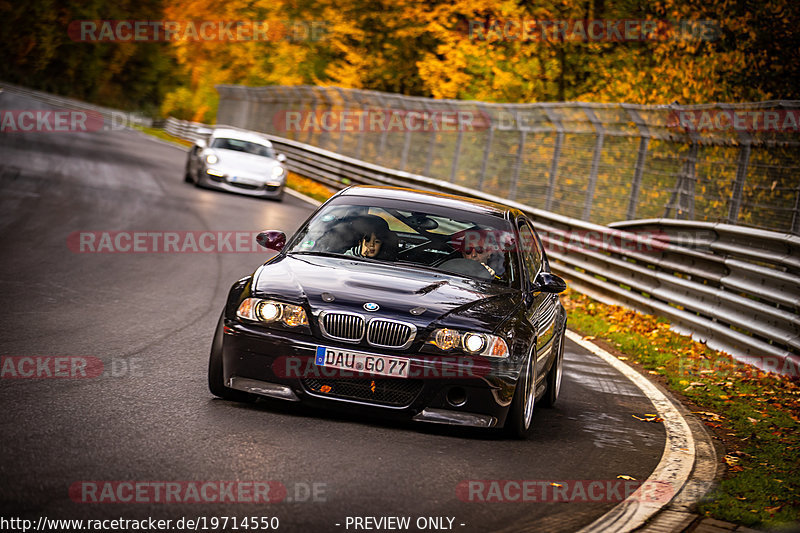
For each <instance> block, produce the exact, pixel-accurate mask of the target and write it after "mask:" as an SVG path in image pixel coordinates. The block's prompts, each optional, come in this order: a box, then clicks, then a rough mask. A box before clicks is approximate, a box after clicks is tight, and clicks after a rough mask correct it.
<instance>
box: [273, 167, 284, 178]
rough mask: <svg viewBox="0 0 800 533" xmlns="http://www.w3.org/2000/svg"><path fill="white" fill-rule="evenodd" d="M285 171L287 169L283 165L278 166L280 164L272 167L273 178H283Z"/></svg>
mask: <svg viewBox="0 0 800 533" xmlns="http://www.w3.org/2000/svg"><path fill="white" fill-rule="evenodd" d="M285 173H286V169H285V168H283V167H278V166H276V167H272V179H278V178H281V177H283V175H284V174H285Z"/></svg>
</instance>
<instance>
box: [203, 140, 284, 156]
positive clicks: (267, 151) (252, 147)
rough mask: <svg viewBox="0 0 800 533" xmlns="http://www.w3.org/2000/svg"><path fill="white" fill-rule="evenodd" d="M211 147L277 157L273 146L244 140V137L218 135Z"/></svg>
mask: <svg viewBox="0 0 800 533" xmlns="http://www.w3.org/2000/svg"><path fill="white" fill-rule="evenodd" d="M211 148H217V149H219V150H233V151H234V152H244V153H247V154H253V155H260V156H261V157H271V158H273V159H274V158H275V154H274V153H273V151H272V148H270V147H269V146H265V145H263V144H259V143H255V142H251V141H244V140H242V139H229V138H227V137H217V138H216V139H214V140H213V141H211Z"/></svg>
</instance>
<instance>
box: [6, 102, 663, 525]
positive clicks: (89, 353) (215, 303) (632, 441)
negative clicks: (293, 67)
mask: <svg viewBox="0 0 800 533" xmlns="http://www.w3.org/2000/svg"><path fill="white" fill-rule="evenodd" d="M44 107H46V106H44V105H43V104H39V103H36V102H33V101H31V100H25V99H23V98H21V97H19V96H15V95H12V94H9V93H3V94H0V108H2V109H42V108H44ZM184 161H185V153H184V152H183V151H182V150H180V149H177V148H174V147H171V146H166V145H164V144H161V143H159V142H156V141H154V140H152V139H150V138H148V137H146V136H144V135H143V134H140V133H137V132H132V131H110V132H102V131H101V132H94V133H55V132H53V133H0V250H2V261H0V309H1V311H0V317H1V320H2V328H0V355H2V356H3V357H5V358H6V359H7V358H9V357H22V356H29V357H51V356H80V357H84V358H96V359H98V360H101V361H102V363H103V369H104V373H103V374H102V375H99V376H97V377H95V378H85V379H71V378H49V379H48V378H42V379H13V378H12V377H10V376H9V375H8V372H5V373H4V374H3V377H2V379H0V402H1V403H0V405H2V408H1V409H0V447H1V448H2V460H1V461H0V516H2V517H3V518H6V519H7V518H11V517H22V518H27V519H32V520H38V518H39V517H47V518H65V519H78V518H83V519H86V518H109V519H110V518H119V517H123V518H143V517H148V516H149V517H153V518H157V519H172V520H177V519H179V518H180V517H189V518H197V517H206V518H207V519H210V518H211V517H215V516H216V517H226V516H227V517H233V516H235V517H244V516H256V517H262V516H264V517H278V518H279V520H280V528H279V530H280V531H348V530H349V531H353V530H355V529H354V525H353V524H352V523H351V525H350V527H349V528H348V527H347V524H348V522H347V520H348V517H362V518H363V517H382V516H383V517H385V516H407V517H411V530H412V531H414V530H417V528H416V525H417V524H416V520H417V519H418V518H419V517H449V518H452V519H453V522H452V526H450V522H449V521H448V520H447V519H445V520H444V521H443V524H444V526H445V527H448V526H449V527H452V529H455V530H457V531H465V532H466V531H494V530H504V529H505V530H509V531H512V530H518V529H521V528H523V527H525V526H530V525H533V526H535V530H538V531H573V530H575V529H576V528H578V527H580V526H582V525H586V524H588V523H590V522H591V521H592V520H594V519H595V518H597V517H598V516H600V515H602V514H603V513H604V512H605V511H607V510H608V509H610V508H611V507H613V506H614V505H615V504H616V503H617V502H615V501H603V502H591V503H587V502H583V501H571V502H536V501H528V502H502V503H498V502H474V501H472V502H470V501H462V500H461V499H459V497H458V496H457V492H456V489H457V487H458V486H459V484H461V483H462V482H465V481H467V480H537V481H544V482H546V483H547V484H548V485H549V483H550V482H561V484H563V483H564V482H565V481H566V482H569V481H570V480H586V481H590V480H601V481H606V480H615V479H616V478H617V476H619V475H627V476H631V477H634V478H636V479H638V480H643V479H646V478H647V476H648V475H649V473H650V472H651V471H652V469H653V468H654V467H655V465H656V464H657V463H658V461H659V459H660V457H661V453H662V451H663V445H664V431H663V428H662V427H661V426H660V425H659V424H651V423H646V422H641V421H638V420H637V419H635V418H634V417H632V416H631V415H632V414H638V415H641V414H643V413H649V412H652V407H651V405H650V403H649V402H648V401H647V399H645V398H644V397H643V396H642V395H641V393H640V392H639V390H638V389H636V388H635V387H634V386H633V385H632V384H631V383H629V382H628V381H626V380H625V379H624V378H623V377H621V375H619V374H618V373H617V372H616V371H615V370H613V369H612V368H610V367H609V366H607V365H606V364H604V363H603V362H601V361H600V360H599V359H598V358H596V357H594V356H592V355H591V354H589V353H587V352H585V351H584V350H583V349H582V348H579V347H578V346H577V345H575V344H573V343H571V342H568V343H567V345H566V362H565V376H564V384H563V387H562V397H561V399H560V401H559V404H558V406H557V408H555V409H551V410H545V409H538V410H537V411H536V413H535V416H534V424H535V425H536V426H537V428H538V431H537V434H536V436H535V437H534V438H533V439H532V440H530V441H526V442H520V441H515V440H507V439H505V438H504V437H502V436H500V435H497V434H495V433H485V432H481V431H473V430H470V431H466V430H454V429H449V428H446V427H437V426H429V425H420V424H411V423H408V424H402V423H385V422H382V421H380V420H364V419H361V418H358V417H356V416H353V415H350V414H348V413H346V412H344V413H343V412H328V411H310V410H308V409H305V408H303V407H302V406H297V405H294V404H283V403H280V402H277V401H276V402H267V401H263V402H259V403H257V404H255V405H239V404H235V403H230V402H226V401H222V400H218V399H214V398H213V397H212V396H211V394H210V393H209V392H208V390H207V388H206V367H207V360H208V351H209V347H210V343H211V338H212V334H213V330H214V326H215V324H216V320H217V317H218V316H219V312H220V310H221V308H222V305H223V302H224V298H225V295H226V293H227V290H228V288H229V287H230V285H231V284H232V283H233V282H234V281H235V280H237V279H239V278H240V277H242V276H244V275H247V274H248V273H250V272H252V270H253V269H254V268H255V267H256V266H257V265H258V264H260V263H261V262H263V260H264V259H265V258H266V257H267V256H268V255H267V254H266V253H260V252H257V253H76V252H75V251H73V250H72V249H70V247H69V246H68V238H69V236H70V234H73V233H74V232H86V231H149V232H158V231H205V230H210V231H222V230H225V231H254V230H260V229H267V228H270V229H281V230H284V231H286V232H287V233H290V232H292V231H294V230H295V229H296V228H297V227H298V226H299V225H300V224H301V223H302V221H303V220H304V219H305V218H306V217H307V216H308V215H309V214H310V212H311V210H312V206H310V205H309V204H307V203H305V202H303V201H301V200H298V199H296V198H294V197H292V196H289V195H287V196H286V198H285V200H284V202H282V203H276V202H271V201H264V200H256V199H250V198H246V197H243V196H235V195H231V194H226V193H220V192H214V191H208V190H200V189H196V188H194V187H192V186H191V185H188V184H185V183H183V180H182V171H183V165H184ZM17 361H18V360H17ZM224 480H227V481H233V480H238V481H242V482H247V481H273V482H278V483H280V484H282V485H283V486H285V487H286V489H287V492H286V497H285V498H283V499H282V501H280V502H276V503H269V504H255V503H224V504H221V503H202V504H198V503H80V499H81V497H76V496H75V494H73V495H72V496H73V498H74V499H73V498H71V496H70V487H71V486H73V487H74V484H75V483H76V482H81V481H87V482H94V481H130V482H137V481H139V482H143V481H144V482H148V481H149V482H172V481H197V482H202V481H224ZM86 486H95V485H91V484H89V485H87V484H84V485H81V487H84V488H85V487H86ZM312 488H316V496H314V495H313V494H311V495H309V494H308V493H309V490H307V489H312ZM75 499H77V500H79V502H76V501H74V500H75ZM84 499H85V498H84ZM578 499H579V498H578ZM611 499H612V500H613V498H611ZM207 524H210V523H207ZM337 524H340V525H338V526H337ZM362 524H364V525H366V524H368V523H366V522H362ZM420 524H421V522H420ZM431 524H432V523H431V522H428V523H427V525H428V526H429V527H428V529H429V530H435V529H437V528H435V527H430V526H431ZM462 524H463V525H462ZM373 525H374V524H373ZM384 525H385V524H384ZM200 529H202V527H201V528H200ZM232 529H233V528H231V527H230V526H229V527H228V528H227V530H232ZM173 530H175V529H173Z"/></svg>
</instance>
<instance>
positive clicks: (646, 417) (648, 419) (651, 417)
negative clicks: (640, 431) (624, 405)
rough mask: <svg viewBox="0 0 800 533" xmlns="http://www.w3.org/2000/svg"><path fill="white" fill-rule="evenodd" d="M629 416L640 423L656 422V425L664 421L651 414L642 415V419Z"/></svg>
mask: <svg viewBox="0 0 800 533" xmlns="http://www.w3.org/2000/svg"><path fill="white" fill-rule="evenodd" d="M631 416H632V417H633V418H635V419H636V420H641V421H642V422H656V423H657V422H663V421H664V419H663V418H661V417H660V416H658V415H653V414H646V415H644V418H642V417H638V416H636V415H631Z"/></svg>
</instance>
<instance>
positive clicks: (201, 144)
mask: <svg viewBox="0 0 800 533" xmlns="http://www.w3.org/2000/svg"><path fill="white" fill-rule="evenodd" d="M194 145H195V147H196V148H198V149H200V150H203V149H204V148H205V147H206V146H208V145H207V144H206V141H205V139H197V140H196V141H195V142H194Z"/></svg>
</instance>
